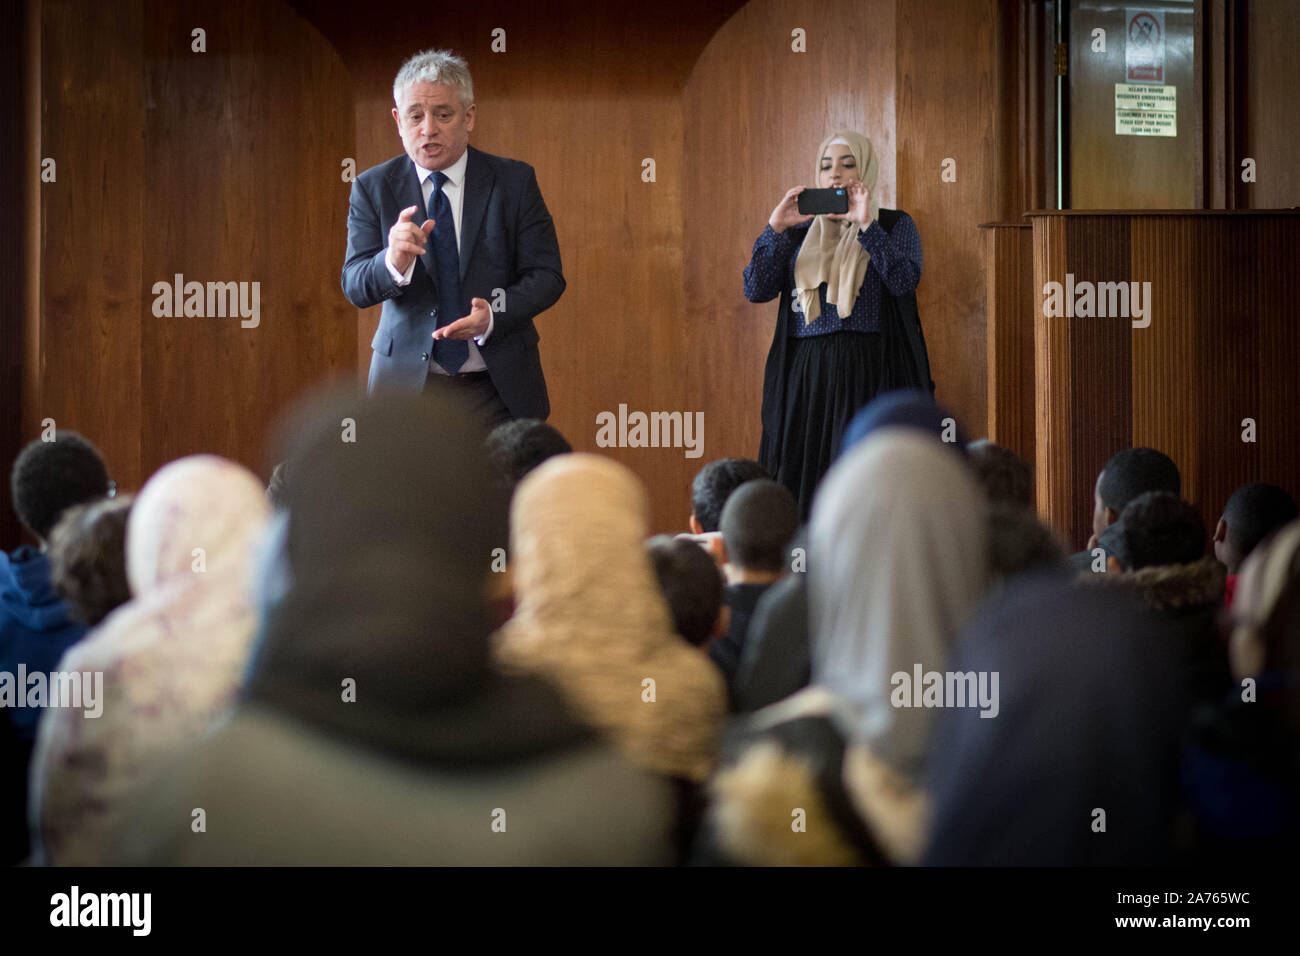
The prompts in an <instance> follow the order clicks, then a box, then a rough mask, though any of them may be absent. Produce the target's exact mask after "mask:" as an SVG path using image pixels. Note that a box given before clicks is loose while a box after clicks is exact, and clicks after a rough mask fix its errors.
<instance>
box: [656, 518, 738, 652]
mask: <svg viewBox="0 0 1300 956" xmlns="http://www.w3.org/2000/svg"><path fill="white" fill-rule="evenodd" d="M646 551H647V552H648V553H649V555H650V562H651V564H653V565H654V569H655V576H656V577H657V578H658V579H659V590H660V591H662V592H663V596H664V600H665V601H667V602H668V610H669V611H670V612H672V616H673V630H675V631H676V632H677V634H678V635H679V636H680V637H681V638H682V639H683V640H685V641H686V643H687V644H690V645H691V646H692V647H701V648H702V647H704V646H706V645H707V644H708V643H709V641H711V640H713V638H715V637H720V636H721V635H722V634H724V633H726V631H725V625H726V623H727V615H726V614H725V613H724V610H723V605H722V574H721V572H719V570H718V566H717V565H716V564H715V563H714V561H713V558H711V557H709V555H708V552H706V551H705V550H704V549H703V548H701V547H700V546H699V545H697V544H694V543H693V542H690V541H683V540H681V539H679V538H674V537H672V536H671V535H666V534H659V535H655V536H654V537H653V538H651V539H650V540H648V541H647V542H646Z"/></svg>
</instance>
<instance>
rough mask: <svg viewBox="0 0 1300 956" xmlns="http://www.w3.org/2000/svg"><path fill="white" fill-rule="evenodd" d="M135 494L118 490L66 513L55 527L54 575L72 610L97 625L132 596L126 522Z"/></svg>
mask: <svg viewBox="0 0 1300 956" xmlns="http://www.w3.org/2000/svg"><path fill="white" fill-rule="evenodd" d="M134 502H135V496H134V495H118V496H117V497H115V498H105V499H104V500H103V501H96V502H93V503H92V504H86V505H75V506H74V507H71V508H69V509H68V510H67V511H65V512H64V513H63V517H62V518H60V519H59V523H58V524H57V525H55V526H54V530H53V531H52V532H51V533H50V579H51V582H52V583H53V585H54V590H55V591H57V592H58V594H59V596H60V597H61V598H63V600H65V601H66V602H67V603H68V610H69V611H71V612H72V616H73V617H75V618H76V619H77V620H78V621H80V622H81V623H82V624H85V625H86V626H87V627H95V626H96V625H98V624H99V622H100V621H102V620H104V618H106V617H108V615H109V614H111V613H112V612H113V611H115V610H116V609H117V608H119V607H121V606H122V605H123V604H125V603H126V602H127V601H129V600H131V585H130V583H129V582H128V581H127V579H126V524H127V520H128V519H129V517H130V515H131V505H132V504H134Z"/></svg>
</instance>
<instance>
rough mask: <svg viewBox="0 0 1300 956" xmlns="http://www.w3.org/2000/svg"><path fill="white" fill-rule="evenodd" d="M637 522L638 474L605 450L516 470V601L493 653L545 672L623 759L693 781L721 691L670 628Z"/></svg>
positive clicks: (641, 511) (717, 678)
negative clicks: (522, 473) (524, 473)
mask: <svg viewBox="0 0 1300 956" xmlns="http://www.w3.org/2000/svg"><path fill="white" fill-rule="evenodd" d="M649 523H650V505H649V499H648V496H647V495H646V492H645V488H644V487H643V486H642V485H641V482H640V480H639V479H638V478H637V477H636V476H635V475H634V474H633V473H632V472H631V471H630V470H628V469H627V468H626V467H625V466H623V465H620V464H618V463H617V462H614V461H611V460H609V459H607V458H602V457H599V456H597V455H588V454H574V455H565V456H563V457H561V458H559V459H557V460H555V461H549V462H547V463H546V464H544V465H542V466H541V467H540V468H538V469H537V470H536V471H534V472H533V473H532V474H530V475H529V476H528V477H527V478H525V479H524V480H523V481H522V482H521V483H520V485H519V487H518V488H517V489H516V491H515V496H514V500H513V501H512V503H511V506H510V543H511V547H510V553H511V554H512V555H515V558H514V583H515V592H516V601H517V606H516V610H515V615H514V617H513V618H511V619H510V621H509V622H508V623H507V624H506V625H505V627H503V628H502V629H501V632H500V634H499V635H498V643H497V652H498V658H499V660H500V662H501V664H502V666H503V667H505V668H506V669H507V670H508V671H510V672H515V673H519V672H526V673H535V674H539V675H542V676H544V677H546V678H549V679H550V680H551V681H552V682H554V683H555V684H556V685H557V686H558V687H559V688H560V690H561V691H562V692H563V694H564V696H565V699H566V700H568V701H569V703H570V705H571V706H572V707H573V708H574V710H575V711H576V712H577V713H578V714H579V716H580V717H582V719H584V720H585V721H586V722H587V723H589V724H591V725H592V726H594V727H596V728H598V729H599V730H601V731H603V732H604V733H606V734H607V735H608V736H609V737H610V738H611V739H613V740H614V741H615V742H616V743H617V744H619V745H620V746H621V747H622V749H623V752H624V753H625V754H626V755H627V756H628V757H629V758H630V759H631V760H632V761H633V762H635V763H637V764H639V765H640V766H642V767H645V768H647V769H649V770H653V771H657V772H658V773H661V774H664V775H666V776H671V777H677V778H681V779H684V780H688V781H695V782H698V781H702V780H703V779H704V778H705V777H706V776H707V775H708V773H709V771H710V769H711V768H712V767H713V763H714V759H715V757H716V751H717V743H718V733H719V730H720V728H721V725H722V721H723V718H724V716H725V713H726V689H725V687H724V685H723V681H722V677H721V675H720V674H718V671H717V668H716V667H714V666H713V664H711V663H710V662H709V661H708V660H707V659H706V658H705V657H704V656H703V655H701V654H699V653H698V652H696V651H695V650H693V649H692V648H690V647H686V646H685V645H683V643H682V640H681V638H679V637H678V636H677V635H676V634H674V633H673V625H672V618H671V616H670V614H669V611H668V606H667V605H666V604H665V603H664V599H663V596H662V595H661V594H660V592H659V586H658V583H657V582H656V581H655V576H654V571H653V569H652V568H651V565H650V559H649V558H648V557H647V556H646V553H645V549H644V547H643V544H642V542H643V541H644V540H645V537H646V530H647V528H648V527H649Z"/></svg>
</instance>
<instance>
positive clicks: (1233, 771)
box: [1183, 521, 1300, 866]
mask: <svg viewBox="0 0 1300 956" xmlns="http://www.w3.org/2000/svg"><path fill="white" fill-rule="evenodd" d="M1227 624H1228V627H1229V629H1230V633H1231V637H1230V639H1229V641H1230V649H1231V662H1232V673H1233V677H1234V678H1235V680H1236V682H1237V683H1236V684H1235V685H1234V686H1233V687H1232V688H1231V689H1230V690H1229V691H1228V692H1227V694H1226V695H1225V696H1224V698H1223V700H1222V701H1221V702H1220V703H1219V704H1218V705H1217V706H1215V707H1212V708H1206V709H1205V710H1203V711H1201V712H1200V713H1199V714H1198V715H1197V718H1196V720H1195V721H1194V722H1193V726H1192V731H1191V734H1190V742H1189V744H1188V748H1187V752H1186V754H1185V756H1184V761H1183V780H1184V783H1185V785H1186V788H1187V793H1188V800H1189V802H1190V804H1191V807H1192V810H1193V814H1194V817H1195V820H1196V844H1197V849H1198V851H1199V853H1198V857H1197V861H1198V862H1202V863H1214V864H1229V865H1236V866H1240V865H1242V864H1243V863H1245V864H1260V863H1266V864H1267V863H1273V864H1276V865H1279V866H1288V865H1289V864H1290V863H1291V861H1292V860H1294V859H1295V854H1296V851H1297V850H1300V706H1297V688H1298V687H1300V522H1297V521H1293V522H1291V523H1290V524H1288V525H1286V526H1285V527H1284V528H1283V529H1282V530H1281V531H1279V532H1277V534H1276V535H1275V536H1273V537H1272V538H1271V539H1269V540H1267V541H1265V542H1264V543H1263V544H1261V545H1259V546H1258V547H1256V548H1254V549H1252V551H1251V554H1250V556H1249V557H1248V558H1247V559H1246V560H1245V562H1244V563H1243V564H1242V570H1241V580H1240V586H1239V588H1238V591H1237V600H1236V601H1235V602H1234V604H1233V607H1232V614H1231V616H1230V619H1229V620H1228V622H1227Z"/></svg>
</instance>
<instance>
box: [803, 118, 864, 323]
mask: <svg viewBox="0 0 1300 956" xmlns="http://www.w3.org/2000/svg"><path fill="white" fill-rule="evenodd" d="M837 139H840V140H843V141H844V142H845V143H847V144H848V147H849V151H850V152H851V153H852V154H853V158H854V160H856V162H857V166H858V171H859V174H860V175H861V177H862V182H863V183H865V184H866V186H867V188H869V189H870V190H871V218H872V219H879V218H880V201H879V200H878V199H877V198H876V176H877V175H878V174H879V172H880V162H879V160H877V159H876V149H875V147H874V146H872V145H871V140H869V139H867V138H866V137H865V136H863V135H862V134H861V133H854V132H852V131H849V130H842V131H840V132H837V133H832V134H831V135H830V136H827V137H826V138H825V139H824V140H822V144H821V145H820V146H819V147H817V157H816V159H815V160H814V161H813V178H812V183H813V185H814V186H817V185H818V183H819V182H820V178H821V161H822V157H823V156H825V155H826V150H827V149H828V148H829V147H830V145H831V143H833V142H834V141H835V140H837ZM870 261H871V256H870V255H868V254H867V250H865V249H863V248H862V243H860V242H858V224H857V223H855V222H849V220H847V219H828V218H827V217H826V216H816V217H814V218H813V222H812V225H811V226H810V227H809V229H808V235H807V236H805V237H804V240H803V246H802V247H801V248H800V249H799V258H797V259H796V260H795V263H794V285H795V289H794V295H795V308H796V309H797V310H799V311H802V312H803V320H804V324H805V325H806V324H808V323H811V322H814V321H816V319H817V318H819V317H820V316H821V314H822V305H821V297H820V296H818V294H817V290H818V288H820V286H821V284H822V283H823V282H825V283H826V301H827V302H829V303H830V304H831V305H833V306H835V309H836V311H837V312H839V314H840V315H848V314H849V313H850V312H852V311H853V305H854V303H855V302H856V301H857V298H858V290H860V289H861V288H862V281H863V280H864V279H865V278H866V276H867V263H869V262H870Z"/></svg>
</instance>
